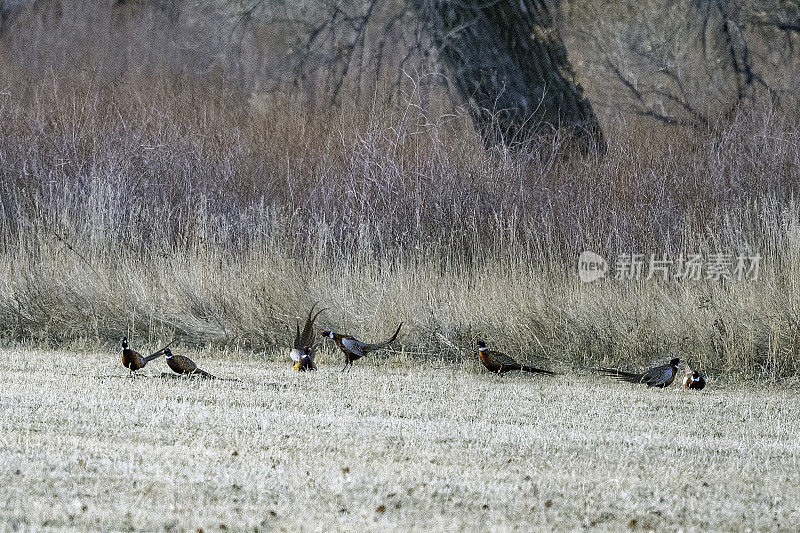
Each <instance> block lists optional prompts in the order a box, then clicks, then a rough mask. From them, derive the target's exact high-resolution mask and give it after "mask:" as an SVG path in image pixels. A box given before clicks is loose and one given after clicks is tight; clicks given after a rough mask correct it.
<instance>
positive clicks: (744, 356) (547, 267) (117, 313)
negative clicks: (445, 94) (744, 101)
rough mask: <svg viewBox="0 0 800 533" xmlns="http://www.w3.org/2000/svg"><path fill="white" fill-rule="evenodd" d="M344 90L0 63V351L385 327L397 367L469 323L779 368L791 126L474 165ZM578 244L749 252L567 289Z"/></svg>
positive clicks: (411, 101) (539, 339)
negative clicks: (711, 275)
mask: <svg viewBox="0 0 800 533" xmlns="http://www.w3.org/2000/svg"><path fill="white" fill-rule="evenodd" d="M378 102H379V100H377V99H375V100H369V101H359V102H354V103H353V104H352V105H350V106H347V107H345V108H342V109H340V110H339V111H336V112H331V113H328V114H320V113H317V112H312V111H310V110H309V109H308V108H307V107H304V106H303V105H301V104H297V103H293V102H292V101H290V100H282V99H280V98H279V97H277V96H275V97H272V98H265V99H262V100H260V101H259V103H258V105H253V102H252V99H250V95H248V94H244V93H241V92H238V91H236V90H235V89H232V88H229V87H224V86H223V87H215V88H209V87H202V86H198V85H197V84H195V83H193V82H191V81H190V80H187V79H186V78H181V77H175V76H172V77H170V76H168V75H165V74H158V73H155V71H153V70H150V71H141V72H138V73H137V74H135V75H134V74H131V75H126V76H122V77H118V78H116V79H115V80H114V81H110V82H103V83H101V82H98V81H97V78H96V77H94V76H92V75H91V73H87V72H85V71H84V72H83V73H82V74H81V73H78V74H75V73H73V74H65V73H63V72H61V73H58V72H55V71H53V72H51V73H50V74H49V75H45V76H33V75H31V73H30V71H22V70H19V69H18V68H17V67H14V66H13V65H12V64H10V63H9V62H4V63H3V64H2V67H0V190H1V191H2V192H0V272H3V275H2V277H0V326H1V327H2V331H3V335H4V336H5V338H7V339H17V340H20V341H34V342H38V343H42V344H59V343H63V342H68V341H70V340H73V339H77V338H87V337H88V338H93V339H98V340H100V341H102V342H109V343H111V342H113V341H114V340H115V339H117V338H118V337H119V336H120V335H122V334H127V335H128V336H133V337H135V338H139V339H142V340H144V339H148V340H153V341H154V340H155V339H156V338H159V339H162V338H165V337H171V336H173V335H174V336H177V337H180V338H182V339H183V340H184V341H186V342H190V343H203V344H208V343H213V344H214V345H226V346H232V347H241V348H246V349H256V350H262V349H265V348H271V347H274V346H283V345H286V344H287V343H288V341H289V339H290V333H289V330H290V328H291V327H293V324H294V320H295V317H297V316H299V315H302V314H303V313H304V312H305V310H306V309H307V308H308V307H309V306H310V305H311V304H312V303H313V302H315V301H317V300H320V301H321V302H322V303H323V304H324V305H325V306H326V307H328V308H329V311H328V312H326V314H325V315H324V316H323V324H324V325H327V326H332V327H334V328H336V329H338V330H344V331H347V332H350V333H353V334H356V335H358V336H362V337H365V338H367V339H369V338H374V337H381V336H383V335H385V334H386V333H387V332H390V330H391V329H392V328H393V327H394V326H395V325H396V323H398V322H400V321H404V322H405V323H406V327H405V328H404V332H403V335H402V344H403V345H404V346H406V347H407V348H408V349H410V350H412V351H414V352H415V353H418V356H419V357H426V356H435V357H440V356H441V354H444V356H445V357H451V358H452V357H455V358H458V357H462V356H463V355H464V354H466V353H467V350H469V349H471V346H472V342H473V340H474V338H475V337H476V336H478V335H481V336H485V337H487V338H488V340H489V341H490V343H491V344H492V345H494V346H499V347H502V348H504V349H508V350H511V351H515V352H518V353H521V354H523V356H527V357H545V358H550V359H552V360H553V364H554V365H556V366H559V364H560V366H562V367H563V366H568V365H575V366H577V367H585V366H592V365H596V364H598V363H599V362H607V361H612V360H613V361H615V362H619V363H621V364H631V365H633V364H644V363H646V362H649V361H651V360H652V359H654V358H658V357H661V356H663V355H665V354H666V353H668V352H679V353H681V354H683V355H691V356H693V358H694V359H696V360H699V361H700V362H701V363H702V365H703V366H704V367H705V368H707V369H709V370H711V371H712V372H721V371H731V372H736V373H737V374H738V373H740V372H742V373H743V375H766V376H770V377H781V376H787V375H793V374H796V373H797V372H798V370H800V360H798V350H799V349H800V347H799V346H798V342H799V341H798V309H797V303H796V302H797V301H798V295H800V289H798V287H797V283H798V267H797V266H796V265H798V260H800V213H798V207H797V205H796V203H795V198H796V196H797V194H796V193H797V188H798V179H797V178H798V177H799V176H798V172H799V171H798V169H800V148H798V146H799V145H798V142H799V141H800V134H799V132H798V126H797V122H796V120H795V117H793V116H786V115H784V114H782V113H781V112H780V111H778V110H775V109H771V108H769V107H761V108H753V109H749V110H742V111H741V112H740V113H739V114H738V115H737V116H736V117H735V118H734V119H733V120H732V121H730V122H727V123H721V124H719V125H717V126H715V127H714V128H712V129H709V130H707V131H702V132H693V131H684V130H667V129H648V128H647V127H646V125H643V124H639V123H632V122H625V121H620V122H619V123H618V124H616V125H614V126H612V127H610V128H607V130H608V131H607V136H608V138H609V139H610V141H611V142H610V149H609V152H608V154H606V155H605V156H603V157H590V158H581V157H574V156H573V155H572V154H571V153H570V151H569V149H568V147H566V146H565V145H563V144H562V143H561V142H560V141H559V140H558V139H554V140H552V141H551V142H547V143H543V144H541V145H537V146H531V147H528V149H526V150H524V151H522V152H518V153H513V154H511V153H504V152H502V151H489V152H487V151H485V150H484V149H483V147H482V144H481V142H480V139H479V138H478V137H477V136H476V134H475V133H474V131H473V130H472V128H471V126H470V124H469V122H468V120H467V118H466V117H465V116H462V115H447V116H427V115H426V114H425V113H424V112H423V111H421V110H420V108H419V107H418V106H417V105H416V104H417V103H418V102H417V101H416V100H415V95H414V94H413V93H411V94H408V95H407V100H406V103H405V105H400V106H391V107H387V106H382V105H380V104H379V103H378ZM582 250H594V251H596V252H598V253H600V254H602V255H604V256H605V257H607V258H609V259H611V260H612V261H613V258H614V257H615V256H617V255H618V254H620V253H624V252H642V253H658V254H662V253H667V254H671V255H672V256H673V257H674V256H675V255H677V254H679V253H681V252H684V253H690V252H713V251H724V252H729V253H732V254H738V253H746V254H749V253H760V254H761V255H762V256H763V260H762V269H761V273H760V274H761V275H760V277H759V279H758V280H757V281H747V282H740V283H733V282H731V283H721V282H715V281H707V280H704V281H697V282H694V281H685V282H682V283H663V282H657V281H654V280H651V281H646V282H645V281H642V282H623V281H616V280H607V281H605V282H602V283H598V284H594V285H585V284H582V283H581V282H580V281H579V279H578V277H577V273H576V268H577V264H576V263H577V257H578V255H579V254H580V252H581V251H582Z"/></svg>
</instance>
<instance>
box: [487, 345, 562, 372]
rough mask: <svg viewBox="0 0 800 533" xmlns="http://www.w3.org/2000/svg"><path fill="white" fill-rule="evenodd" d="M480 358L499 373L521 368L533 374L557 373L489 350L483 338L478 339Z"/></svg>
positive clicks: (490, 369) (489, 367) (488, 367)
mask: <svg viewBox="0 0 800 533" xmlns="http://www.w3.org/2000/svg"><path fill="white" fill-rule="evenodd" d="M478 359H480V360H481V363H483V366H485V367H486V368H487V369H489V371H490V372H497V373H498V374H504V373H506V372H511V371H512V370H520V371H522V372H530V373H531V374H547V375H549V376H553V375H555V372H551V371H549V370H542V369H541V368H534V367H532V366H528V365H523V364H521V363H518V362H517V361H516V360H515V359H514V358H513V357H511V356H510V355H506V354H504V353H503V352H494V351H492V350H487V349H486V343H485V342H484V341H482V340H479V341H478Z"/></svg>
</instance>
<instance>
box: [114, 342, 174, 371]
mask: <svg viewBox="0 0 800 533" xmlns="http://www.w3.org/2000/svg"><path fill="white" fill-rule="evenodd" d="M119 342H120V344H122V366H124V367H125V368H127V369H128V370H129V371H130V375H131V376H132V375H133V373H134V372H135V371H137V370H141V369H143V368H144V365H146V364H147V363H149V362H150V361H152V360H153V359H157V358H158V357H161V356H162V355H164V350H165V349H164V348H162V349H161V350H159V351H157V352H155V353H153V354H150V355H148V356H147V357H143V356H142V354H140V353H139V352H137V351H136V350H133V349H131V347H130V346H128V338H127V337H122V338H121V339H120V341H119Z"/></svg>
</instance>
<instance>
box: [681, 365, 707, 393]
mask: <svg viewBox="0 0 800 533" xmlns="http://www.w3.org/2000/svg"><path fill="white" fill-rule="evenodd" d="M705 386H706V377H705V376H704V375H703V374H701V373H700V371H699V370H695V369H694V368H693V367H692V362H691V361H687V363H686V375H685V376H683V388H684V389H692V390H703V387H705Z"/></svg>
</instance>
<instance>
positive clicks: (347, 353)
mask: <svg viewBox="0 0 800 533" xmlns="http://www.w3.org/2000/svg"><path fill="white" fill-rule="evenodd" d="M402 327H403V323H402V322H400V325H399V326H397V331H395V332H394V335H392V337H391V338H390V339H388V340H385V341H383V342H378V343H374V344H367V343H365V342H361V341H360V340H358V339H356V338H355V337H353V336H352V335H342V334H341V333H334V332H333V331H329V330H325V331H323V332H322V333H321V335H322V336H323V337H327V338H329V339H333V342H335V343H336V346H338V347H339V349H340V350H342V352H344V367H343V368H342V372H344V371H345V369H347V368H348V367H350V368H353V361H355V360H356V359H361V358H362V357H364V356H365V355H367V354H369V353H370V352H374V351H375V350H380V349H381V348H386V347H387V346H389V345H390V344H391V343H393V342H394V340H395V339H396V338H397V334H398V333H400V328H402Z"/></svg>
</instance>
